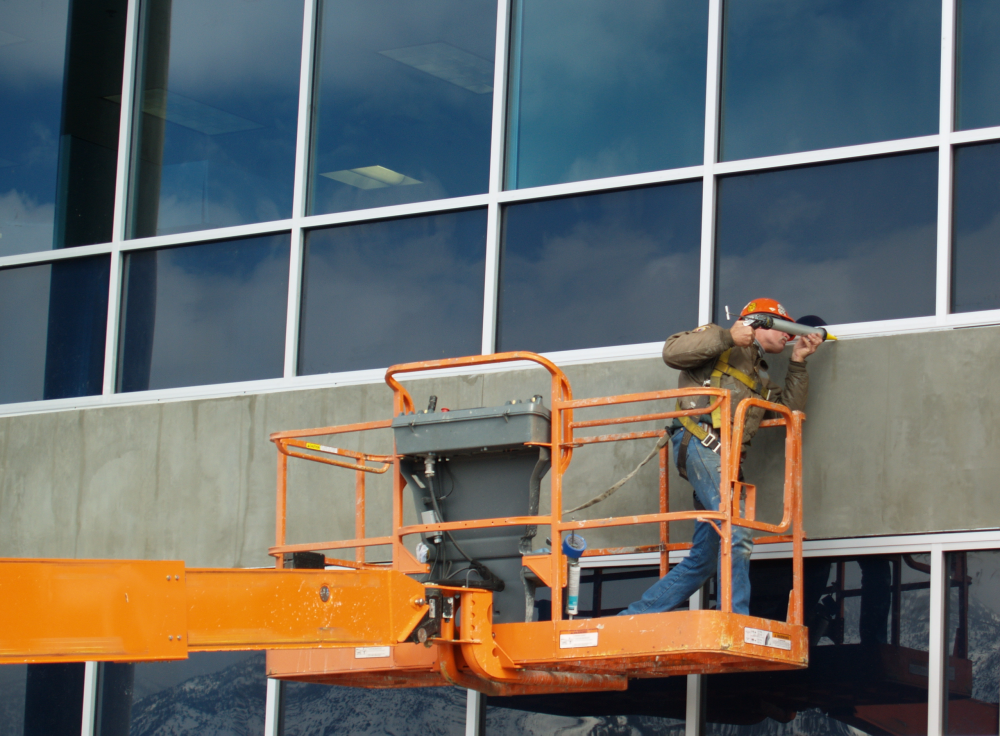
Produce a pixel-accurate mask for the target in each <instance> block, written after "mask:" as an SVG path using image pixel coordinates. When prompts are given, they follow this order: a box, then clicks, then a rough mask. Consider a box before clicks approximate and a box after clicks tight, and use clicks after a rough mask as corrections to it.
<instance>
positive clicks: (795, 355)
mask: <svg viewBox="0 0 1000 736" xmlns="http://www.w3.org/2000/svg"><path fill="white" fill-rule="evenodd" d="M822 342H823V337H822V336H821V335H802V336H801V337H800V338H799V339H798V341H797V342H796V343H795V347H794V348H792V360H794V361H796V362H798V363H801V362H802V361H804V360H805V359H806V358H808V357H809V356H810V355H812V354H813V353H815V352H816V348H818V347H819V346H820V343H822Z"/></svg>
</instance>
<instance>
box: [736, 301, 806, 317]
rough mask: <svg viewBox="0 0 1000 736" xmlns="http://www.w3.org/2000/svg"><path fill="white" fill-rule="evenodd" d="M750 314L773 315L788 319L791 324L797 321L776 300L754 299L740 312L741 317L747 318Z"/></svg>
mask: <svg viewBox="0 0 1000 736" xmlns="http://www.w3.org/2000/svg"><path fill="white" fill-rule="evenodd" d="M750 314H773V315H776V316H778V317H781V318H782V319H787V320H788V321H789V322H794V321H795V320H794V319H793V318H792V316H791V315H790V314H789V313H788V312H787V311H785V308H784V307H783V306H781V305H780V304H779V303H778V302H777V301H776V300H774V299H754V300H752V301H751V302H750V303H749V304H747V305H746V306H745V307H743V311H742V312H740V317H746V316H747V315H750Z"/></svg>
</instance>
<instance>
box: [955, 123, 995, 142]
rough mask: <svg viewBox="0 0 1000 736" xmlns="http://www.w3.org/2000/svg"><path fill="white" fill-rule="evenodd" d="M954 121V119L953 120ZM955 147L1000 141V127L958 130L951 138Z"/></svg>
mask: <svg viewBox="0 0 1000 736" xmlns="http://www.w3.org/2000/svg"><path fill="white" fill-rule="evenodd" d="M952 119H953V120H954V118H952ZM948 138H949V140H950V141H951V143H952V144H953V145H957V144H960V143H982V142H985V141H993V140H997V139H1000V126H993V127H991V128H974V129H973V130H956V131H953V132H952V133H951V134H950V135H949V136H948Z"/></svg>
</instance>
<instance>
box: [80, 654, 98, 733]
mask: <svg viewBox="0 0 1000 736" xmlns="http://www.w3.org/2000/svg"><path fill="white" fill-rule="evenodd" d="M97 668H98V664H97V662H85V663H84V665H83V714H82V716H81V719H80V736H94V734H95V722H96V720H97V676H98V669H97Z"/></svg>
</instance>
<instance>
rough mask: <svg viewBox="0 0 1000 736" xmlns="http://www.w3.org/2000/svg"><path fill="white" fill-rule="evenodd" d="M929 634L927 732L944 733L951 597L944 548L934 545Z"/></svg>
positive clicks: (932, 548) (932, 551) (932, 549)
mask: <svg viewBox="0 0 1000 736" xmlns="http://www.w3.org/2000/svg"><path fill="white" fill-rule="evenodd" d="M930 556H931V591H930V624H929V625H930V635H929V639H930V640H929V642H928V644H929V649H928V653H927V733H928V734H942V733H944V732H945V720H946V716H945V713H946V701H945V697H946V696H945V683H946V682H947V679H946V677H945V666H946V664H947V656H946V654H947V652H946V650H945V646H946V642H945V638H946V637H945V627H946V626H947V623H948V621H947V618H946V616H945V610H946V609H945V603H946V598H947V595H948V591H947V587H946V585H945V577H946V574H947V570H946V569H945V556H944V549H943V548H942V546H941V545H940V544H935V545H932V546H931V554H930Z"/></svg>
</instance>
